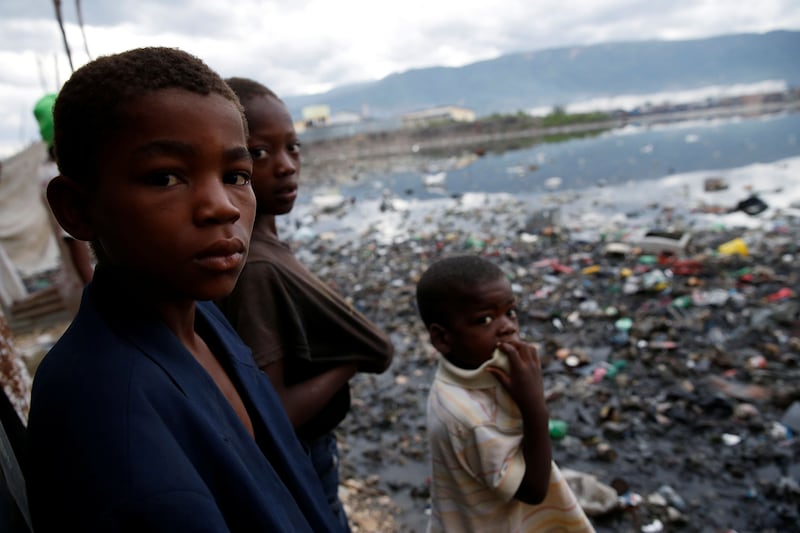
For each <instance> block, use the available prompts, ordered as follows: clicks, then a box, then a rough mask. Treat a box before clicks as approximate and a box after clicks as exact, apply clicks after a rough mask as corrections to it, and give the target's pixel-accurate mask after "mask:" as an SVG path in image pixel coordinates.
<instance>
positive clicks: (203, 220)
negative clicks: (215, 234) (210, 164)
mask: <svg viewBox="0 0 800 533" xmlns="http://www.w3.org/2000/svg"><path fill="white" fill-rule="evenodd" d="M195 206H196V207H195V210H194V213H195V218H196V221H197V223H198V224H200V225H204V224H218V223H221V222H232V221H235V220H237V219H238V218H239V216H240V211H239V207H238V206H237V204H236V203H235V202H234V201H233V199H232V198H231V196H230V194H229V191H228V188H227V187H226V185H225V184H224V183H223V182H222V180H221V179H220V178H217V179H213V180H208V181H207V182H205V183H202V184H199V185H198V186H197V187H196V192H195Z"/></svg>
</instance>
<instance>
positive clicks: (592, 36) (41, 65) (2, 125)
mask: <svg viewBox="0 0 800 533" xmlns="http://www.w3.org/2000/svg"><path fill="white" fill-rule="evenodd" d="M62 4H63V13H64V19H65V21H66V23H67V31H68V37H69V40H70V45H71V48H72V50H73V53H74V61H75V63H76V66H79V65H81V64H83V63H84V62H86V61H87V60H88V57H86V54H85V53H84V51H83V42H82V39H81V34H80V31H79V30H78V28H77V16H76V13H75V4H74V2H71V1H69V0H63V1H62ZM82 4H83V15H84V23H85V25H86V34H87V37H88V44H89V49H90V52H91V53H92V55H93V56H97V55H100V54H107V53H114V52H119V51H122V50H125V49H128V48H132V47H136V46H151V45H162V46H177V47H181V48H184V49H186V50H187V51H189V52H191V53H193V54H196V55H198V56H199V57H201V58H203V59H204V60H205V61H206V62H208V64H209V65H211V66H212V68H215V69H216V70H218V71H219V72H220V74H222V75H223V76H233V75H239V76H248V77H252V78H255V79H258V80H260V81H262V82H264V83H266V84H267V85H269V86H270V87H272V88H273V89H274V90H275V91H276V92H278V93H279V94H283V95H286V96H289V95H298V94H306V93H313V92H323V91H324V90H327V89H330V88H333V87H336V86H340V85H343V84H348V83H355V82H360V81H369V80H375V79H379V78H382V77H384V76H387V75H389V74H392V73H396V72H402V71H405V70H408V69H411V68H420V67H427V66H434V65H448V66H456V65H463V64H467V63H471V62H474V61H477V60H481V59H488V58H492V57H495V56H497V55H500V54H504V53H511V52H524V51H533V50H539V49H544V48H552V47H562V46H579V45H585V44H596V43H601V42H608V41H632V40H643V39H662V38H666V39H677V38H695V37H705V36H710V35H719V34H724V33H741V32H763V31H768V30H771V29H798V28H800V4H798V3H797V1H796V0H762V1H761V2H759V3H757V4H756V3H742V2H738V3H737V2H733V3H732V2H729V1H727V0H706V1H704V2H696V1H693V0H672V1H668V0H651V1H650V2H646V3H645V2H640V1H638V0H602V1H595V0H538V1H536V2H530V1H529V0H495V1H494V2H485V0H459V1H457V2H456V1H452V2H448V1H445V0H437V1H436V2H431V1H430V0H403V2H397V1H390V0H387V1H385V2H363V1H355V0H339V1H337V2H330V1H329V0H298V1H294V2H291V3H285V2H278V1H277V0H237V1H235V2H219V1H216V0H176V1H171V2H164V1H163V0H116V1H114V2H99V1H94V2H92V1H84V2H83V3H82ZM56 58H57V61H56ZM68 73H69V67H68V65H67V62H66V58H65V55H64V51H63V44H62V42H61V34H60V32H59V31H58V27H57V25H56V22H55V15H54V10H53V7H52V3H51V2H47V1H30V0H5V1H3V2H0V157H5V156H7V155H9V154H10V153H12V152H14V151H16V150H18V149H20V148H22V147H24V145H25V144H27V143H28V142H30V141H31V140H34V139H36V136H37V134H38V133H37V130H36V125H35V123H34V121H33V117H32V114H31V113H30V109H32V106H33V103H34V102H35V101H36V99H37V98H38V97H39V96H41V94H42V92H43V91H44V90H45V89H49V88H56V87H57V86H58V84H59V83H61V82H63V81H64V79H65V78H66V76H67V75H68Z"/></svg>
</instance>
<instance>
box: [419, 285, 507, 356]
mask: <svg viewBox="0 0 800 533" xmlns="http://www.w3.org/2000/svg"><path fill="white" fill-rule="evenodd" d="M449 315H450V322H449V324H447V325H441V324H432V325H431V327H430V328H429V329H430V330H431V339H432V341H433V343H434V346H435V347H436V349H437V350H439V352H440V353H442V355H444V356H445V357H446V358H447V359H448V360H449V361H450V362H452V363H453V364H455V365H456V366H459V367H461V368H477V367H479V366H480V365H481V364H482V363H484V362H485V361H487V360H488V359H490V358H491V357H492V353H493V352H494V350H495V349H496V348H497V343H498V342H500V341H509V340H519V338H520V337H519V322H518V321H517V301H516V298H514V294H513V293H512V291H511V284H510V283H509V282H508V280H507V279H505V278H504V277H500V278H498V279H497V280H495V281H492V282H490V283H485V284H483V285H475V286H472V287H469V288H467V289H465V290H463V291H462V292H461V295H460V297H458V298H456V299H455V300H454V301H453V303H452V305H451V308H450V311H449Z"/></svg>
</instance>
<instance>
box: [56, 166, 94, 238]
mask: <svg viewBox="0 0 800 533" xmlns="http://www.w3.org/2000/svg"><path fill="white" fill-rule="evenodd" d="M47 203H49V204H50V209H51V210H52V211H53V215H54V216H55V217H56V220H57V221H58V223H59V225H60V226H61V227H62V228H64V229H65V230H66V231H67V233H69V234H70V235H72V236H73V237H75V238H76V239H78V240H81V241H92V240H94V238H95V231H94V226H93V225H92V224H91V217H90V216H89V198H88V193H87V191H86V188H85V187H84V186H83V185H81V184H79V183H78V182H76V181H75V180H73V179H72V178H68V177H67V176H60V175H59V176H56V177H55V178H53V179H52V180H50V183H49V184H48V185H47Z"/></svg>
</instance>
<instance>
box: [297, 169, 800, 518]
mask: <svg viewBox="0 0 800 533" xmlns="http://www.w3.org/2000/svg"><path fill="white" fill-rule="evenodd" d="M798 181H800V159H798V158H795V159H790V160H785V161H781V162H778V163H772V164H765V165H753V166H751V167H745V168H741V169H734V170H731V171H721V172H718V173H693V174H686V175H676V176H670V177H668V178H665V179H663V180H660V181H658V182H652V183H650V182H648V183H637V184H634V185H629V186H627V187H619V188H615V189H604V188H597V189H593V190H587V191H577V192H576V191H554V192H552V193H550V194H547V195H540V196H536V197H530V198H525V197H509V196H505V195H481V194H476V195H464V196H459V197H458V198H448V199H441V200H437V201H428V202H415V201H414V200H413V198H412V199H409V198H402V199H399V198H384V199H382V200H381V201H380V202H361V201H359V200H352V199H351V200H349V201H346V202H343V203H342V204H341V205H338V206H336V205H334V204H330V203H328V204H324V203H317V204H316V207H315V204H313V203H309V204H308V205H306V206H305V207H304V208H302V209H297V210H296V211H297V213H296V216H295V215H293V218H292V219H288V220H287V221H286V224H287V228H288V231H289V232H293V234H294V236H295V239H296V241H295V246H296V248H297V249H298V252H299V254H300V257H301V259H302V260H303V261H305V262H306V263H307V264H308V265H309V266H310V268H311V269H312V270H313V271H315V272H317V273H318V274H319V275H320V276H321V277H322V278H323V279H325V280H327V281H328V282H329V283H331V284H332V285H334V286H335V287H336V288H337V289H339V290H340V291H341V292H342V293H343V294H346V295H349V296H350V298H351V299H352V302H353V304H354V305H355V306H356V307H357V308H358V309H360V310H361V311H363V312H364V313H365V314H366V315H368V316H369V317H371V318H372V319H373V320H374V321H376V322H377V323H379V324H380V325H382V326H383V327H384V328H386V330H388V331H389V332H390V333H391V335H392V338H393V340H394V343H395V346H396V349H397V355H396V359H395V361H394V363H393V365H392V367H391V368H390V369H389V371H387V372H386V373H385V374H383V375H378V376H375V375H359V376H357V377H356V378H355V379H354V380H353V382H352V383H353V398H354V400H353V409H352V411H351V413H350V415H349V416H348V417H347V419H346V420H345V421H344V423H343V424H342V425H341V426H340V428H339V431H338V434H339V437H340V445H341V448H342V462H341V473H342V480H343V483H342V495H343V498H344V500H345V501H346V504H347V506H348V509H349V514H350V517H351V521H352V523H353V529H354V531H381V532H405V531H423V530H424V527H425V524H426V522H427V515H426V510H427V508H428V498H429V489H428V476H429V470H428V465H427V460H428V452H427V445H426V435H425V401H426V396H427V391H428V387H429V384H430V382H431V380H432V376H433V372H434V371H435V365H436V362H435V361H436V359H435V354H434V352H433V350H432V349H431V348H430V346H429V344H428V342H427V338H426V334H425V331H424V329H423V327H422V325H421V323H420V321H419V319H418V317H417V315H416V309H415V307H414V287H415V282H416V280H417V279H418V277H419V275H420V274H421V272H422V271H423V270H424V269H425V268H426V266H427V265H428V264H429V263H430V262H431V261H433V260H435V259H436V258H437V257H440V256H443V255H445V254H452V253H476V254H484V255H486V256H489V257H491V258H492V259H494V260H495V261H496V262H497V263H498V264H499V265H500V266H502V267H503V268H504V270H505V271H506V272H507V274H508V276H509V278H510V279H511V281H512V284H513V287H514V290H515V292H516V294H517V295H518V297H519V307H520V309H521V313H520V322H521V328H522V330H523V334H524V335H525V337H526V338H527V339H529V340H530V341H531V342H534V343H536V344H537V346H538V347H539V350H540V355H541V357H542V360H543V365H544V368H545V384H546V388H547V393H548V399H549V403H548V405H549V409H550V417H551V419H552V420H553V422H554V424H553V428H552V431H551V434H552V436H553V451H554V459H555V460H556V461H557V462H558V463H559V465H560V466H561V467H562V468H564V469H572V470H576V471H578V473H579V474H578V481H577V483H578V484H580V483H581V482H583V483H584V486H587V485H588V484H590V483H591V482H595V483H596V484H598V485H599V487H600V489H603V490H605V491H606V492H601V494H603V495H605V496H607V495H608V492H607V491H608V490H611V491H613V492H612V495H613V498H612V499H611V500H608V499H607V498H606V499H605V500H604V501H602V502H598V501H594V502H589V501H587V502H586V505H587V507H590V508H591V513H590V514H591V515H592V520H593V523H594V524H595V526H596V528H597V530H598V531H601V532H626V531H631V532H632V531H644V532H658V531H698V532H723V531H736V532H738V533H745V532H751V531H753V532H755V531H758V532H762V531H774V532H785V531H797V530H798V524H799V523H800V439H798V436H797V435H798V432H800V317H799V316H798V299H797V294H798V291H800V281H799V280H798V272H797V268H796V262H797V260H798V253H800V251H799V250H798V243H800V240H799V238H800V203H797V200H796V198H797V196H798V192H800V187H798V185H800V183H798ZM306 194H307V195H308V194H310V195H312V196H313V194H314V192H313V191H306ZM322 205H325V208H324V209H320V206H322ZM284 234H285V235H288V233H287V232H285V233H284ZM581 490H582V489H581V487H580V486H578V485H576V491H578V492H580V491H581Z"/></svg>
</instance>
